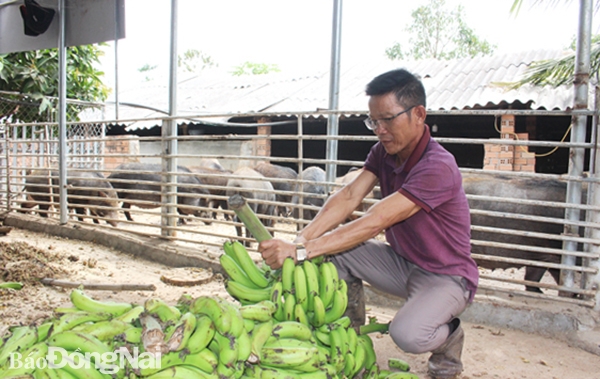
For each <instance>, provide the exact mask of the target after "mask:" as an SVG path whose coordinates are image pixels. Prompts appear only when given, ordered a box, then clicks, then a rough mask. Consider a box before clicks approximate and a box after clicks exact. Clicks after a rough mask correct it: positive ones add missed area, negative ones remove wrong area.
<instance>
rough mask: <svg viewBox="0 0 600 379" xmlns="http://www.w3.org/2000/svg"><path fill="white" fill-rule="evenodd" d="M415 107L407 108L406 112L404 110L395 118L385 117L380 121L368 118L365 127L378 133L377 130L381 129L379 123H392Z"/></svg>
mask: <svg viewBox="0 0 600 379" xmlns="http://www.w3.org/2000/svg"><path fill="white" fill-rule="evenodd" d="M414 107H415V106H414V105H413V106H412V107H410V108H407V109H405V110H403V111H401V112H399V113H397V114H395V115H394V116H392V117H383V118H380V119H379V120H373V119H372V118H370V117H367V118H366V119H365V126H366V127H367V129H369V130H372V131H374V132H376V131H377V129H379V123H380V122H381V121H384V122H386V123H387V122H390V121H392V120H393V119H395V118H396V117H398V116H400V115H402V114H403V113H406V112H408V111H410V110H411V109H413V108H414Z"/></svg>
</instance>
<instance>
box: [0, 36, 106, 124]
mask: <svg viewBox="0 0 600 379" xmlns="http://www.w3.org/2000/svg"><path fill="white" fill-rule="evenodd" d="M102 55H103V52H102V51H101V50H100V48H99V47H98V45H84V46H75V47H69V48H68V49H67V59H66V60H67V98H69V99H77V100H81V101H91V102H102V101H104V100H105V99H106V98H107V97H108V88H107V87H106V86H105V85H104V84H103V83H102V77H103V76H104V72H102V71H99V70H97V69H96V68H95V67H94V64H96V63H99V58H100V57H101V56H102ZM58 83H59V62H58V49H46V50H35V51H24V52H17V53H9V54H4V55H0V90H2V91H11V92H18V93H20V94H23V95H25V96H24V97H21V98H20V100H19V102H18V104H16V105H15V103H14V102H12V101H8V100H5V99H4V98H0V110H1V111H0V117H8V116H12V119H13V120H14V121H16V120H19V121H22V122H41V121H51V120H55V119H56V112H57V109H56V104H55V103H56V102H53V101H51V99H50V98H51V97H57V96H58ZM32 107H36V108H37V111H33V112H32V111H31V108H32ZM68 107H69V109H68V110H67V113H68V115H69V119H70V120H76V119H78V117H77V115H78V114H79V112H81V111H82V110H83V109H82V107H81V106H79V105H74V104H69V106H68ZM7 109H8V111H7Z"/></svg>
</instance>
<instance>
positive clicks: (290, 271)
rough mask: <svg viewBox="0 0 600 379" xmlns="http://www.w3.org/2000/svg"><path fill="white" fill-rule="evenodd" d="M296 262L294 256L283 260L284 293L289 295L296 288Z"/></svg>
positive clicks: (282, 278) (282, 281)
mask: <svg viewBox="0 0 600 379" xmlns="http://www.w3.org/2000/svg"><path fill="white" fill-rule="evenodd" d="M295 268H296V264H295V263H294V259H293V258H292V257H288V258H286V259H285V260H284V261H283V266H281V284H282V286H283V294H284V295H287V294H289V293H292V290H293V288H294V269H295Z"/></svg>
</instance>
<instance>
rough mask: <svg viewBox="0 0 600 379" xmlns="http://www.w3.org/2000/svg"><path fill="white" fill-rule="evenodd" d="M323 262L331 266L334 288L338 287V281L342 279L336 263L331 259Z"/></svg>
mask: <svg viewBox="0 0 600 379" xmlns="http://www.w3.org/2000/svg"><path fill="white" fill-rule="evenodd" d="M323 264H325V265H327V266H329V272H330V273H331V277H332V279H333V288H334V289H336V288H338V282H339V280H340V277H339V274H338V270H337V267H335V265H334V264H333V262H331V261H328V262H325V263H323Z"/></svg>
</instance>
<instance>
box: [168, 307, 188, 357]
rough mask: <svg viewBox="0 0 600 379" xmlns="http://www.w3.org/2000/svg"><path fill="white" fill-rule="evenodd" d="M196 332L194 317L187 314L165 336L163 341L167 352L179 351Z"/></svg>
mask: <svg viewBox="0 0 600 379" xmlns="http://www.w3.org/2000/svg"><path fill="white" fill-rule="evenodd" d="M194 330H196V316H195V315H194V314H193V313H191V312H187V313H185V314H184V315H183V316H181V318H180V319H179V321H178V322H177V324H175V327H174V328H173V329H172V331H171V332H170V333H167V334H165V341H166V342H167V347H168V348H169V351H181V350H183V349H184V348H185V347H186V346H187V343H188V340H189V339H190V337H191V336H192V333H194Z"/></svg>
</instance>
